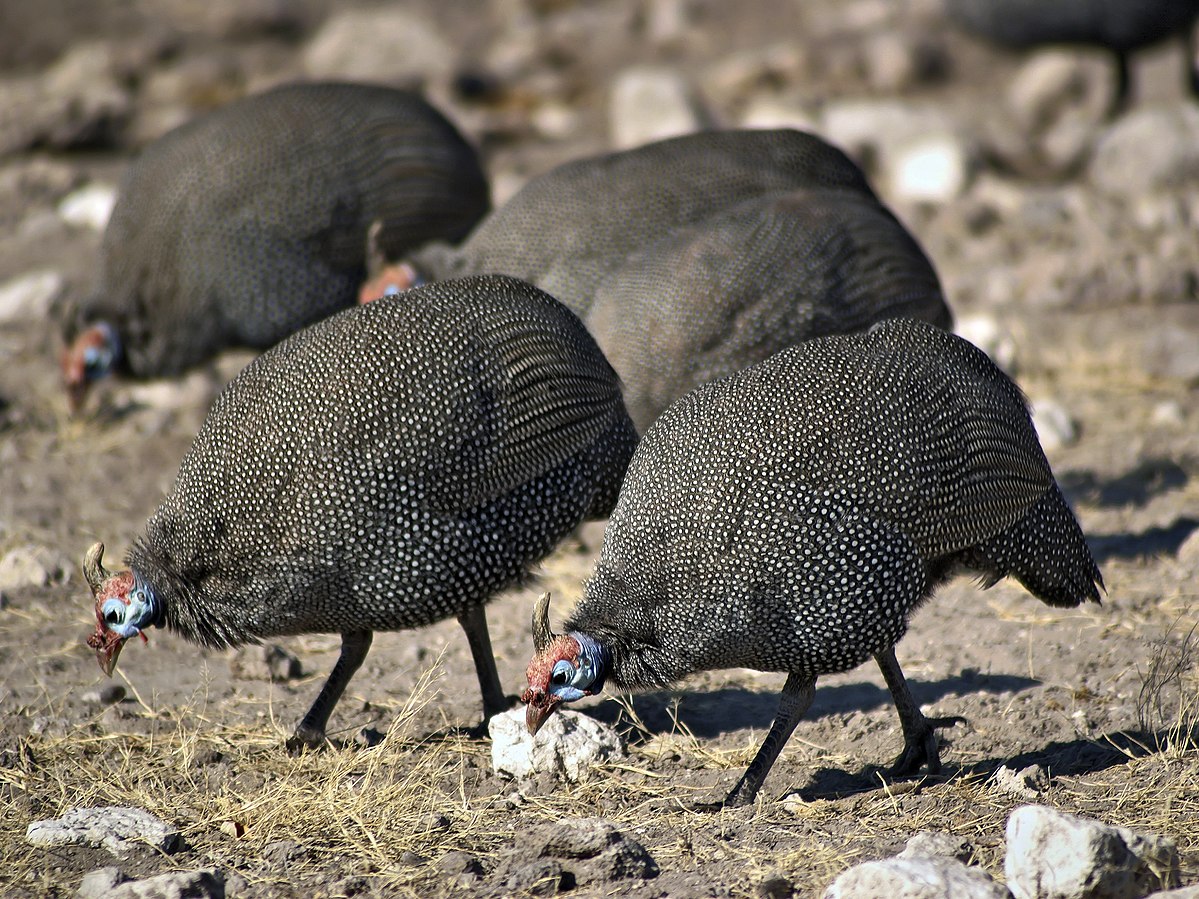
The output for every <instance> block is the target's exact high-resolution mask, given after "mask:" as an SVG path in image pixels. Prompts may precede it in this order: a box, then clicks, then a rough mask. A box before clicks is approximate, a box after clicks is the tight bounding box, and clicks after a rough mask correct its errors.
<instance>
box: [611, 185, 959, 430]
mask: <svg viewBox="0 0 1199 899" xmlns="http://www.w3.org/2000/svg"><path fill="white" fill-rule="evenodd" d="M897 315H908V316H913V317H918V318H923V319H925V320H927V321H930V322H932V323H933V324H936V325H938V326H940V327H948V326H949V325H950V324H951V317H950V314H949V310H948V308H947V307H946V305H945V302H944V299H943V298H942V296H941V288H940V284H939V282H938V279H937V275H936V273H935V271H934V270H933V268H932V265H931V264H930V263H929V261H928V259H927V257H925V255H924V253H923V252H922V251H921V249H920V247H919V246H918V245H917V243H916V242H915V240H913V239H912V237H911V236H910V235H909V234H908V233H907V231H905V230H904V228H903V226H902V225H901V224H900V223H899V222H898V221H897V220H896V219H895V217H894V216H892V215H891V214H890V213H889V212H888V211H887V210H886V209H885V208H883V207H882V206H881V205H880V204H879V203H878V201H877V200H876V199H875V198H874V197H873V196H872V195H869V194H866V193H863V192H860V191H856V190H844V189H829V188H821V189H814V190H808V189H800V190H792V191H787V192H785V193H774V194H768V195H765V196H760V197H751V198H749V199H747V200H744V201H742V202H740V203H737V204H736V205H734V206H731V207H729V208H727V209H724V210H722V211H719V212H717V213H716V214H714V215H712V216H710V217H708V218H705V219H703V220H701V221H698V222H695V223H693V224H691V225H687V226H683V227H680V228H676V229H673V230H671V231H669V232H667V233H666V234H665V235H663V236H662V237H660V238H659V239H657V240H654V241H652V242H650V243H649V244H647V245H646V246H644V247H642V248H641V249H639V250H636V251H635V252H633V253H631V254H630V255H629V256H628V257H627V258H626V259H625V260H624V262H623V263H622V264H621V265H620V266H618V267H617V268H614V269H613V270H612V271H611V272H610V273H609V274H608V276H607V277H606V278H605V279H604V280H603V281H602V282H601V284H600V285H599V288H598V289H597V291H596V298H595V302H594V304H593V305H592V307H591V311H590V312H589V313H588V316H587V324H588V328H589V330H590V331H591V333H593V334H595V335H596V340H597V341H598V342H599V345H600V348H601V349H603V350H604V352H605V354H606V355H607V356H608V358H609V360H610V361H611V362H612V364H613V366H614V367H615V368H616V370H617V371H618V372H619V373H620V376H621V379H622V380H623V381H624V383H625V384H626V385H627V386H628V403H629V411H630V414H631V415H632V416H633V420H634V421H635V422H636V423H637V425H638V427H639V428H642V429H644V428H646V427H648V426H649V424H650V423H651V422H652V421H653V420H654V419H655V418H656V417H657V416H658V415H659V414H661V412H662V411H663V410H664V409H665V408H666V407H667V406H668V405H669V404H670V403H671V402H673V401H674V400H675V399H677V398H678V397H679V396H682V395H683V394H684V393H686V392H687V391H688V390H690V389H692V388H693V387H696V386H698V385H700V384H702V383H705V382H707V381H710V380H712V379H714V378H717V377H722V376H724V375H728V374H731V373H733V372H735V371H738V370H740V369H742V368H744V367H746V366H749V365H752V364H754V363H757V362H761V361H762V360H764V359H766V358H767V357H769V356H770V355H771V354H773V353H775V352H778V351H779V350H781V349H783V348H784V347H787V346H792V345H795V344H797V343H800V342H802V341H804V340H807V339H809V338H813V337H820V336H824V335H828V334H840V333H847V332H852V331H858V330H861V329H863V328H865V327H866V326H867V325H869V324H870V323H872V322H875V321H879V320H882V319H885V318H892V317H895V316H897Z"/></svg>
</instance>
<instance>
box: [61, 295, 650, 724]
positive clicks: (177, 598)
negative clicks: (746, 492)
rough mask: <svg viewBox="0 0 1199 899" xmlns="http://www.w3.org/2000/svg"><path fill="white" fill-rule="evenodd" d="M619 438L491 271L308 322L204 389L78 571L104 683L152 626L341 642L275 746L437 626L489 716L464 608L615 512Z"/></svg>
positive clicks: (211, 642) (554, 342) (479, 647)
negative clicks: (171, 450)
mask: <svg viewBox="0 0 1199 899" xmlns="http://www.w3.org/2000/svg"><path fill="white" fill-rule="evenodd" d="M635 444H636V433H635V432H634V430H633V426H632V422H631V421H630V420H629V417H628V414H627V412H626V411H625V408H624V404H623V402H622V400H621V396H620V388H619V384H618V382H617V379H616V375H615V373H614V372H613V371H612V369H611V367H610V366H609V365H608V364H607V362H606V361H605V360H604V358H603V355H602V354H601V353H600V352H599V350H598V348H597V347H596V345H595V342H594V341H593V340H592V339H591V337H590V335H588V334H587V332H586V330H585V329H584V328H583V325H582V323H581V322H579V320H578V319H577V318H576V317H575V316H574V315H572V314H571V313H570V311H569V310H567V309H566V308H565V307H564V306H562V305H561V304H560V303H558V302H557V301H556V300H554V299H553V298H552V297H550V296H548V295H547V294H544V293H542V292H541V291H539V290H537V289H536V288H534V287H532V286H531V285H528V284H526V283H524V282H521V281H517V280H515V279H512V278H506V277H480V278H468V279H462V280H459V281H448V282H443V283H438V284H432V285H429V286H427V287H424V288H420V289H417V290H413V291H410V292H408V293H406V294H404V295H403V296H399V297H393V298H388V299H386V300H383V301H380V302H377V303H371V304H369V305H367V306H361V307H355V308H353V309H349V310H346V311H343V312H341V313H339V314H337V315H334V316H332V317H330V318H327V319H325V320H324V321H321V322H318V323H317V324H315V325H312V326H310V327H308V328H306V329H304V330H302V331H300V332H299V333H297V334H295V335H293V336H292V337H290V338H288V339H287V340H285V341H283V342H282V343H280V344H279V345H278V346H276V347H274V348H273V349H271V350H269V351H268V352H266V353H264V354H263V355H261V356H259V357H258V358H257V359H256V360H255V361H254V362H252V363H251V364H250V365H249V366H247V367H246V369H245V370H244V371H243V372H242V373H241V374H240V375H238V376H237V377H236V378H235V379H234V380H233V381H231V382H230V384H229V385H228V386H227V387H226V388H225V390H224V391H223V392H222V393H221V394H220V396H219V397H218V398H217V400H216V402H215V403H214V405H213V407H212V410H211V411H210V413H209V415H208V418H207V419H206V421H205V422H204V425H203V427H202V428H201V430H200V432H199V434H198V435H197V437H196V440H195V443H194V444H193V445H192V448H191V450H190V451H189V452H188V453H187V455H186V456H185V457H184V459H183V463H182V465H181V467H180V469H179V474H178V477H177V479H176V481H175V484H174V487H173V488H172V490H171V492H170V494H169V495H168V496H167V497H166V499H165V500H164V501H163V503H162V505H161V506H160V507H159V509H158V511H157V512H155V513H154V515H153V516H152V517H151V518H150V519H149V521H148V522H147V523H146V527H145V533H144V535H143V536H141V537H140V538H139V539H138V540H137V541H136V542H135V543H134V544H133V546H132V548H131V549H130V551H129V555H128V559H127V561H128V565H129V570H126V571H122V572H120V573H118V574H112V573H109V572H106V571H104V570H103V568H102V567H101V553H102V552H103V546H102V545H100V544H97V545H96V546H94V547H93V548H92V549H91V550H90V551H89V553H88V556H87V560H86V561H85V563H84V572H85V574H86V576H87V580H88V583H89V584H90V586H91V588H92V592H93V594H94V596H95V610H96V619H97V626H96V632H95V633H94V634H93V635H91V636H90V637H89V638H88V644H89V645H90V646H92V647H93V648H94V649H95V650H96V651H97V655H98V659H99V662H100V665H101V667H102V668H103V669H104V670H105V671H106V672H108V673H111V671H112V668H113V667H114V666H115V664H116V661H117V655H118V654H119V652H120V650H121V647H122V645H123V644H124V642H125V641H126V640H127V639H129V638H130V637H132V636H135V635H137V634H139V633H143V632H144V631H145V630H146V629H147V628H148V627H150V626H151V625H154V626H166V627H168V628H171V629H172V630H174V631H177V632H178V633H180V634H182V635H183V636H184V637H186V638H188V639H189V640H192V641H194V642H197V643H201V644H204V645H206V646H215V647H223V646H236V645H238V644H242V643H247V642H256V641H258V640H260V639H262V638H265V637H271V636H275V635H282V634H303V633H340V634H341V635H342V648H341V656H340V658H339V659H338V662H337V665H336V667H335V668H334V669H333V673H332V674H331V675H330V676H329V679H328V681H327V682H326V684H325V686H324V688H323V689H322V691H321V693H320V695H319V697H318V698H317V700H316V702H315V703H314V704H313V705H312V708H311V709H310V710H309V712H308V714H307V715H305V717H304V719H303V721H302V722H301V724H300V725H299V727H298V728H297V729H296V733H295V736H294V737H293V738H292V745H293V746H296V745H315V744H318V743H320V742H321V741H323V739H324V728H325V723H326V722H327V720H328V718H329V714H330V712H331V711H332V709H333V707H334V705H335V704H336V703H337V700H338V698H339V697H340V695H341V693H342V691H343V689H344V688H345V686H346V684H347V682H348V681H349V679H350V677H351V676H352V675H353V673H354V671H355V670H356V669H357V668H358V666H359V665H360V664H361V663H362V660H363V659H364V658H365V656H366V653H367V650H368V649H369V647H370V643H371V634H372V632H373V631H376V630H398V629H402V628H410V627H419V626H421V625H425V624H429V623H431V622H433V621H437V620H439V619H442V618H446V617H448V616H450V615H456V616H457V617H458V620H459V622H461V624H462V626H463V629H464V630H465V631H466V635H467V638H468V640H469V642H470V647H471V651H472V653H473V655H474V659H475V666H476V669H477V671H478V675H479V683H480V686H481V688H482V692H483V709H484V714H485V716H488V717H489V716H491V715H493V714H494V713H495V712H497V711H498V710H501V709H502V708H503V706H504V703H505V700H504V694H503V691H502V690H501V689H500V684H499V679H498V677H497V674H496V667H495V661H494V659H493V658H492V654H491V645H490V642H489V639H488V634H487V622H486V618H485V616H484V611H483V604H484V603H485V602H487V600H488V599H490V598H491V596H492V595H493V594H495V593H496V592H497V591H499V590H501V589H503V588H505V587H507V586H509V585H511V584H514V583H516V582H518V581H519V580H520V579H521V578H522V577H524V576H525V574H526V572H527V571H528V569H529V566H531V565H533V564H534V563H536V562H537V561H538V560H539V559H541V558H542V557H543V556H545V555H546V554H547V553H549V552H550V550H551V549H553V547H554V546H555V545H556V544H557V543H558V541H559V540H560V539H561V538H562V537H564V536H565V535H566V534H567V533H568V532H569V531H570V530H571V529H572V528H574V527H575V526H576V525H577V524H578V523H579V522H580V521H582V520H583V519H586V518H602V517H604V516H606V515H607V514H608V513H609V512H610V511H611V509H612V506H613V504H614V503H615V501H616V496H617V492H618V489H619V484H620V479H621V476H622V475H623V473H624V470H625V468H626V466H627V464H628V461H629V458H630V456H631V455H632V452H633V447H634V446H635Z"/></svg>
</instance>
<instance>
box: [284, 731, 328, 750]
mask: <svg viewBox="0 0 1199 899" xmlns="http://www.w3.org/2000/svg"><path fill="white" fill-rule="evenodd" d="M327 742H328V738H326V737H325V732H324V731H323V730H316V729H315V728H311V727H305V726H304V725H303V724H301V725H300V726H299V727H297V728H296V731H295V733H293V734H292V735H291V736H290V737H288V738H287V742H286V743H285V744H284V746H285V747H286V748H287V751H288V753H289V754H290V755H299V754H300V753H302V752H304V751H305V750H309V749H323V748H324V747H325V744H326V743H327Z"/></svg>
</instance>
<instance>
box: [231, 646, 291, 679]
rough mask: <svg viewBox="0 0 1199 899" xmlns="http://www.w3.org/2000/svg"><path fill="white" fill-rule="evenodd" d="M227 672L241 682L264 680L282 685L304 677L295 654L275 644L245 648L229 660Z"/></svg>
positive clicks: (236, 652)
mask: <svg viewBox="0 0 1199 899" xmlns="http://www.w3.org/2000/svg"><path fill="white" fill-rule="evenodd" d="M229 671H230V672H231V673H232V674H233V676H234V677H237V678H241V679H242V680H266V681H270V682H271V683H284V682H286V681H289V680H295V679H296V678H298V677H303V676H304V669H303V666H301V665H300V660H299V658H297V657H296V655H295V653H293V652H291V651H290V650H288V649H286V648H285V647H283V646H280V645H279V644H277V643H267V644H265V645H262V646H245V647H242V648H241V649H238V650H237V651H235V652H234V653H233V655H232V656H230V658H229Z"/></svg>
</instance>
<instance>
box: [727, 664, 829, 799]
mask: <svg viewBox="0 0 1199 899" xmlns="http://www.w3.org/2000/svg"><path fill="white" fill-rule="evenodd" d="M815 695H816V678H814V677H810V676H807V675H800V674H789V675H788V676H787V683H785V684H784V685H783V695H782V696H781V697H779V710H778V712H777V713H776V714H775V716H774V723H773V724H771V725H770V733H768V734H767V735H766V739H765V740H763V741H762V748H761V749H759V750H758V754H757V755H756V756H754V760H753V761H752V762H750V764H749V767H748V768H746V769H745V773H744V774H743V775H741V780H739V781H737V786H735V787H733V789H732V792H730V793H729V795H728V796H726V797H725V800H724V804H725V805H728V806H736V805H748V804H749V803H751V802H753V801H754V796H756V795H757V793H758V790H760V789H761V787H762V782H763V781H764V780H766V775H767V774H769V773H770V769H771V767H772V766H773V765H774V760H775V759H777V758H778V756H779V753H780V752H781V751H782V749H783V745H784V744H785V743H786V742H787V740H789V739H790V738H791V733H792V731H794V730H795V725H797V724H798V723H799V719H800V718H802V717H803V715H804V712H806V711H807V710H808V707H809V706H810V705H811V704H812V697H813V696H815Z"/></svg>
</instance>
